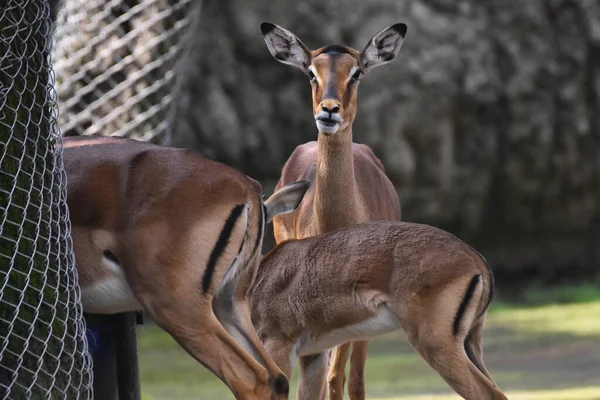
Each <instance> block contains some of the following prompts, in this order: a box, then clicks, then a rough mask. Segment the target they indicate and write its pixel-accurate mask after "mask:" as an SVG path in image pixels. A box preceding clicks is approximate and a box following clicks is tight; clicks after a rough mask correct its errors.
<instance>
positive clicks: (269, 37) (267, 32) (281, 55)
mask: <svg viewBox="0 0 600 400" xmlns="http://www.w3.org/2000/svg"><path fill="white" fill-rule="evenodd" d="M260 30H261V31H262V34H263V36H264V38H265V43H267V47H268V48H269V51H270V52H271V55H272V56H273V57H275V58H276V59H277V60H279V61H281V62H282V63H284V64H289V65H293V66H295V67H298V68H300V69H301V70H302V71H306V70H307V69H308V67H309V65H310V57H311V56H310V50H308V48H307V47H306V46H305V45H304V43H302V42H301V41H300V39H298V38H297V37H296V35H294V34H293V33H292V32H290V31H288V30H285V29H283V28H282V27H280V26H277V25H275V24H272V23H270V22H263V23H262V24H260Z"/></svg>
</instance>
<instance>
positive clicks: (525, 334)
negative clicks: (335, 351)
mask: <svg viewBox="0 0 600 400" xmlns="http://www.w3.org/2000/svg"><path fill="white" fill-rule="evenodd" d="M599 343H600V301H592V302H587V303H583V302H581V303H573V304H554V305H546V306H528V307H520V308H517V307H516V306H515V305H512V304H510V305H505V304H500V305H499V306H494V307H493V308H492V311H491V312H490V314H489V317H488V322H487V325H486V333H485V336H484V345H485V349H484V352H485V358H486V365H487V366H488V368H489V369H490V372H491V373H492V375H493V376H494V379H495V380H496V382H497V383H498V385H499V386H500V387H501V388H502V389H503V390H504V391H505V392H507V394H508V396H509V398H511V399H525V400H527V399H531V400H542V399H545V400H554V399H556V400H558V399H560V400H570V399H582V400H591V399H599V400H600V386H598V385H599V384H600V383H599V379H600V378H599V377H600V345H599ZM139 346H140V369H141V376H142V389H143V393H144V399H145V400H158V399H160V400H183V399H191V398H198V399H200V398H201V399H205V400H212V399H215V400H216V399H232V398H233V397H232V396H231V394H230V393H229V391H228V390H227V389H226V387H225V385H223V384H222V383H221V382H220V381H218V380H217V379H216V378H215V377H214V376H213V375H212V374H211V373H209V372H208V371H206V370H205V369H204V368H203V367H202V366H201V365H200V364H199V363H197V362H196V361H195V360H193V359H192V358H191V357H190V356H188V355H187V354H186V353H185V352H184V351H183V350H181V349H180V348H179V346H178V345H177V344H176V343H175V341H174V340H173V339H172V338H171V337H170V336H168V335H167V334H165V333H164V332H162V331H161V330H160V329H158V328H156V327H153V326H148V327H144V328H143V329H142V330H141V331H140V335H139ZM296 379H297V377H296V376H294V379H293V381H292V387H293V389H292V391H293V392H295V386H294V385H295V384H296ZM366 381H367V392H368V398H373V399H382V400H383V399H388V400H392V399H394V400H416V399H437V400H446V399H458V398H459V397H458V396H456V395H452V391H451V390H450V389H449V387H448V386H447V384H446V383H445V382H444V381H443V380H442V379H441V378H440V377H439V376H438V375H437V374H436V373H435V372H434V371H433V370H432V369H431V368H430V367H429V366H427V365H426V364H425V362H424V361H423V360H422V359H421V358H420V357H419V356H418V355H417V354H416V353H415V351H414V350H413V349H412V348H411V347H410V346H409V345H408V344H407V343H406V341H405V340H404V339H403V337H402V335H401V334H390V335H386V336H382V337H380V338H377V339H376V340H373V341H372V342H371V348H370V352H369V360H368V363H367V370H366ZM400 395H402V396H404V397H397V396H400ZM395 396H396V397H395ZM291 398H292V399H293V398H295V393H294V394H292V396H291Z"/></svg>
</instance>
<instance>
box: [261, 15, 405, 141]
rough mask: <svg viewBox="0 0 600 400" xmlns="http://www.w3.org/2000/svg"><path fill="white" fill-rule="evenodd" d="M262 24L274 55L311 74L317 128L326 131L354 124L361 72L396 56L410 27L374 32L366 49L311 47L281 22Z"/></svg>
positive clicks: (400, 25) (402, 26) (393, 27)
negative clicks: (278, 23) (281, 24)
mask: <svg viewBox="0 0 600 400" xmlns="http://www.w3.org/2000/svg"><path fill="white" fill-rule="evenodd" d="M260 28H261V31H262V33H263V36H264V38H265V42H266V43H267V47H268V48H269V51H270V52H271V54H272V55H273V57H275V58H276V59H277V60H279V61H281V62H282V63H284V64H289V65H293V66H295V67H298V68H300V69H301V70H302V71H304V73H305V74H307V75H308V77H309V79H310V84H311V86H312V97H313V114H314V116H315V121H316V123H317V128H318V129H319V132H320V133H323V134H326V135H331V134H334V133H336V132H337V131H338V130H340V129H341V130H344V129H346V128H347V127H349V126H351V125H352V122H353V121H354V118H355V116H356V100H357V90H358V84H359V82H360V78H361V76H362V75H364V74H366V73H367V72H369V71H370V70H371V69H373V68H374V67H377V66H379V65H383V64H386V63H388V62H390V61H391V60H393V59H394V57H396V55H397V54H398V51H399V50H400V46H401V45H402V41H403V40H404V36H405V35H406V29H407V28H406V25H405V24H394V25H392V26H390V27H387V28H385V29H384V30H382V31H381V32H379V33H378V34H376V35H375V36H373V38H371V40H369V43H368V44H367V45H366V46H365V48H364V49H363V50H362V51H358V50H355V49H353V48H350V47H346V46H326V47H322V48H320V49H318V50H314V51H310V50H308V48H307V47H306V46H305V45H304V43H302V41H300V39H298V38H297V37H296V36H295V35H294V34H293V33H291V32H290V31H288V30H286V29H283V28H282V27H280V26H277V25H275V24H272V23H270V22H263V23H262V24H261V26H260Z"/></svg>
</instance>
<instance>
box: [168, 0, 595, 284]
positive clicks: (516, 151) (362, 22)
mask: <svg viewBox="0 0 600 400" xmlns="http://www.w3.org/2000/svg"><path fill="white" fill-rule="evenodd" d="M264 20H267V21H271V22H274V23H277V24H279V25H282V26H283V27H285V28H287V29H290V30H291V31H293V32H294V33H296V34H297V35H298V36H299V37H300V38H301V39H302V40H303V41H304V42H305V43H306V44H307V45H308V46H309V47H310V48H313V49H314V48H317V47H320V46H322V45H325V44H346V45H349V46H352V47H355V48H359V49H362V47H363V46H364V45H365V44H366V42H367V41H368V39H369V38H370V37H371V36H372V35H373V34H375V33H376V32H378V31H379V30H380V29H383V28H384V27H386V26H388V25H391V24H393V23H395V22H405V23H407V24H408V27H409V28H408V34H407V37H406V40H405V41H404V45H403V48H402V49H401V51H400V55H399V57H398V58H397V59H396V60H394V61H393V62H392V63H390V64H388V65H386V66H383V67H381V68H378V69H376V70H374V71H372V72H370V73H369V75H367V76H365V77H364V79H363V80H362V85H361V87H360V89H359V113H358V117H357V120H356V122H355V124H354V140H355V141H356V142H361V143H365V144H368V145H369V146H371V147H372V148H373V150H374V151H375V153H376V154H377V155H378V156H379V157H380V158H381V159H382V161H383V163H384V164H385V166H386V169H387V172H388V175H389V177H390V178H391V179H392V181H393V182H394V184H395V185H396V187H397V189H398V193H399V195H400V198H401V202H402V207H403V217H404V219H405V220H410V221H417V222H424V223H429V224H433V225H436V226H439V227H442V228H445V229H447V230H450V231H451V232H454V233H455V234H456V235H457V236H459V237H461V238H462V239H464V240H466V241H468V242H469V243H470V244H472V245H473V246H475V247H476V248H478V249H479V250H480V251H481V252H482V253H483V254H484V255H485V256H486V257H487V259H488V261H490V264H491V265H492V266H493V269H494V271H495V272H496V274H497V276H498V278H500V280H501V281H502V278H505V279H507V278H513V277H515V276H517V277H519V278H521V277H527V278H534V279H537V278H542V279H545V280H555V279H562V278H564V277H570V276H575V275H577V274H586V275H588V276H589V274H590V273H593V272H595V271H597V270H598V265H599V264H600V3H599V2H598V1H597V0H571V1H569V0H528V1H523V0H486V1H480V0H413V1H391V0H378V1H368V2H367V1H362V0H352V1H344V2H342V1H327V2H322V1H314V0H307V1H302V2H274V1H264V0H256V1H241V0H232V1H210V2H208V1H207V2H204V5H203V10H202V14H201V17H200V20H199V22H198V23H197V24H196V28H195V30H194V32H193V33H192V43H191V46H190V54H189V57H188V59H187V60H186V62H185V63H184V65H183V66H182V69H181V70H180V73H181V75H180V76H181V77H182V79H183V83H182V86H181V90H180V92H179V95H178V104H177V111H176V112H177V114H176V116H177V118H176V120H177V125H176V129H175V131H174V133H173V136H174V139H173V143H172V144H173V145H178V146H186V147H193V148H195V149H197V150H199V151H201V152H202V153H204V154H206V155H208V156H209V157H212V158H215V159H218V160H221V161H223V162H225V163H228V164H230V165H232V166H234V167H236V168H238V169H240V170H242V171H244V172H245V173H247V174H248V175H251V176H253V177H254V178H256V179H259V180H260V181H261V182H262V183H263V185H264V187H265V191H266V192H270V190H272V188H273V186H274V184H275V182H276V181H277V179H278V176H279V173H280V171H281V167H282V166H283V163H284V162H285V160H286V159H287V157H288V156H289V154H290V153H291V152H292V150H293V149H294V148H295V146H297V145H299V144H301V143H303V142H306V141H309V140H315V139H316V135H317V133H316V129H315V125H314V122H313V119H312V110H311V100H310V87H309V83H308V79H307V78H306V77H305V76H304V75H303V74H302V73H301V72H300V71H299V70H295V69H293V68H291V67H287V66H284V65H282V64H280V63H278V62H277V61H276V60H274V59H273V58H272V57H271V56H270V54H269V53H268V51H267V48H266V46H265V44H264V42H263V39H262V36H261V33H260V28H259V24H260V22H261V21H264Z"/></svg>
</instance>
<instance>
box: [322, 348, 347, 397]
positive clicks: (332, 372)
mask: <svg viewBox="0 0 600 400" xmlns="http://www.w3.org/2000/svg"><path fill="white" fill-rule="evenodd" d="M349 352H350V342H348V343H344V344H341V345H339V346H337V347H336V348H334V349H333V350H332V351H331V353H332V354H331V361H330V362H329V374H328V375H327V382H328V383H329V400H343V398H344V384H345V383H346V360H347V359H348V353H349Z"/></svg>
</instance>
